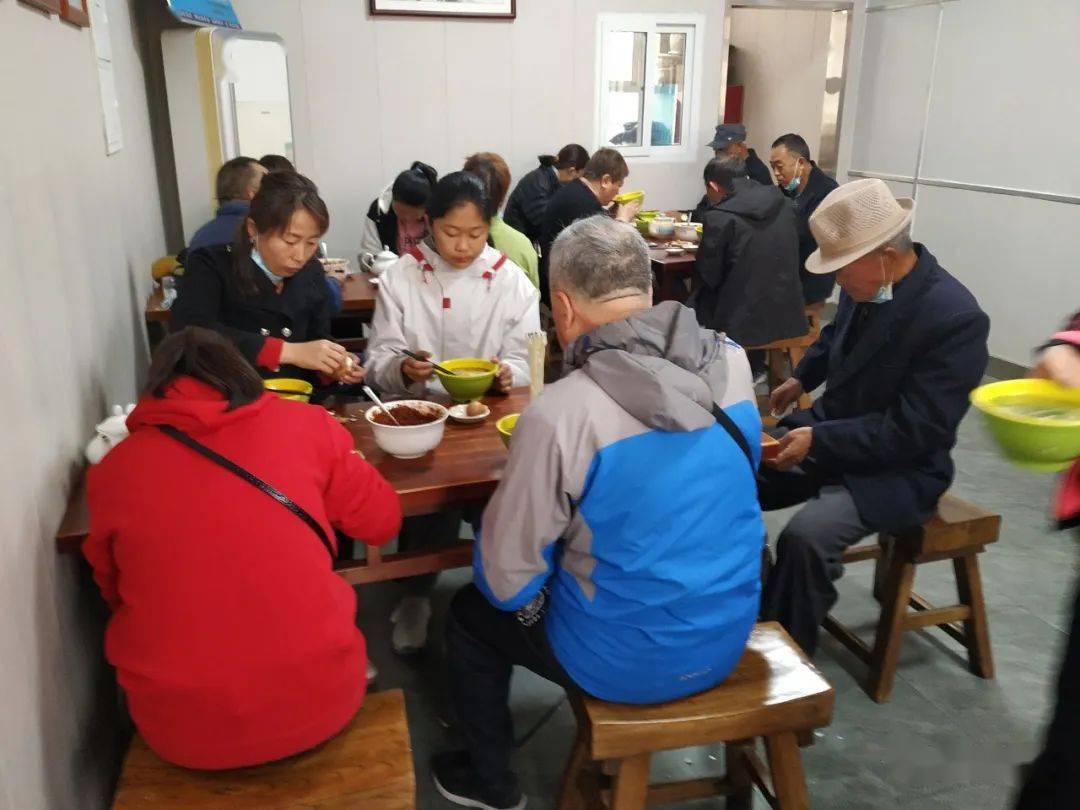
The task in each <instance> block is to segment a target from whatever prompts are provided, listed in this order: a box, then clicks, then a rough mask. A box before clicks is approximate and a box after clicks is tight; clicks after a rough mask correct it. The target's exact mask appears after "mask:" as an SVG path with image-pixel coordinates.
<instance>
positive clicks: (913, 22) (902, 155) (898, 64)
mask: <svg viewBox="0 0 1080 810" xmlns="http://www.w3.org/2000/svg"><path fill="white" fill-rule="evenodd" d="M937 20H938V8H937V6H917V7H914V8H905V9H898V10H894V11H881V12H877V13H874V14H867V15H866V35H865V39H864V42H863V50H862V74H861V77H860V83H859V100H858V116H857V118H856V119H855V122H854V123H855V138H854V151H853V157H852V161H851V168H852V169H859V170H862V171H875V172H885V173H888V174H902V175H907V176H912V175H914V174H915V161H916V156H917V155H918V151H919V138H920V135H921V133H922V128H923V120H924V119H925V116H926V93H927V90H928V88H929V86H930V66H931V63H932V61H933V55H934V35H935V32H936V30H937Z"/></svg>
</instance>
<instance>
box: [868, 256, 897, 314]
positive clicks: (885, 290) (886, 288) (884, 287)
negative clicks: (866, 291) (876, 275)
mask: <svg viewBox="0 0 1080 810" xmlns="http://www.w3.org/2000/svg"><path fill="white" fill-rule="evenodd" d="M879 258H880V259H881V286H880V287H878V291H877V294H876V295H875V296H874V297H873V298H871V299H870V300H869V301H867V302H866V303H868V304H887V303H889V301H892V287H893V283H892V282H891V281H886V280H885V257H884V256H880V257H879Z"/></svg>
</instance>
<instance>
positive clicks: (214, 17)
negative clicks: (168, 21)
mask: <svg viewBox="0 0 1080 810" xmlns="http://www.w3.org/2000/svg"><path fill="white" fill-rule="evenodd" d="M168 3H169V11H171V12H172V15H173V16H174V17H176V19H178V20H180V21H181V22H186V23H189V24H191V25H217V26H220V27H222V28H240V27H241V25H240V20H239V18H238V17H237V16H236V9H234V8H233V4H232V0H168Z"/></svg>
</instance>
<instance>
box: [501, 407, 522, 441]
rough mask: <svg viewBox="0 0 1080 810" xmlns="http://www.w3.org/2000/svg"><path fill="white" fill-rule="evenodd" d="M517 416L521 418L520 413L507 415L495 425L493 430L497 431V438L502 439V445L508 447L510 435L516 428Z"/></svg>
mask: <svg viewBox="0 0 1080 810" xmlns="http://www.w3.org/2000/svg"><path fill="white" fill-rule="evenodd" d="M519 416H521V414H520V413H511V414H507V415H506V416H504V417H503V418H502V419H500V420H499V421H497V422H496V423H495V429H496V430H498V431H499V438H500V439H502V441H503V444H505V445H506V446H507V447H510V434H511V433H513V432H514V428H515V427H517V421H518V417H519Z"/></svg>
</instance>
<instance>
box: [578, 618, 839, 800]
mask: <svg viewBox="0 0 1080 810" xmlns="http://www.w3.org/2000/svg"><path fill="white" fill-rule="evenodd" d="M833 699H834V696H833V689H832V687H831V686H830V685H829V683H828V682H827V681H826V680H825V678H824V677H823V676H822V675H821V673H820V672H818V671H817V669H816V668H815V667H814V665H813V664H812V663H810V661H809V660H808V659H807V657H806V655H805V654H804V653H803V652H802V650H800V649H799V648H798V646H797V645H796V644H795V643H794V642H793V641H792V640H791V638H790V637H789V636H788V634H787V633H786V632H785V631H784V630H783V628H781V627H780V625H779V624H776V623H774V622H768V623H762V624H758V625H757V627H755V628H754V632H753V634H752V635H751V636H750V641H749V643H748V644H747V648H746V651H745V653H744V654H743V657H742V660H740V661H739V664H738V666H736V668H735V670H734V671H733V672H732V673H731V675H730V676H728V678H727V680H725V681H724V682H723V683H722V684H720V685H719V686H717V687H715V688H713V689H710V690H708V691H706V692H702V693H701V694H698V695H693V696H691V697H688V698H684V699H682V700H675V701H672V702H670V703H660V704H656V705H652V706H631V705H626V704H620V703H607V702H605V701H602V700H596V699H595V698H591V697H585V698H583V699H579V700H575V701H574V709H575V712H576V713H577V716H578V738H577V742H576V743H575V745H574V749H573V751H572V753H571V755H570V761H569V762H568V763H567V766H566V772H565V774H564V776H563V785H562V792H561V796H560V798H559V805H558V807H559V810H585V808H590V809H591V808H593V807H598V806H601V803H604V804H608V805H609V806H610V807H612V808H614V810H638V808H643V807H645V805H646V804H666V803H670V802H681V801H689V800H692V799H699V798H705V797H709V796H715V795H718V794H720V795H727V796H728V797H729V798H728V803H727V806H728V807H729V808H736V807H741V808H748V807H749V806H750V801H751V792H752V789H753V785H754V784H756V785H757V786H758V787H759V788H760V789H761V790H762V792H763V793H764V794H765V796H766V798H767V799H768V800H769V803H770V804H771V805H772V806H773V807H776V808H781V809H782V810H791V809H792V808H800V809H801V808H808V807H809V806H810V800H809V798H808V795H807V792H806V783H805V780H804V778H803V771H802V761H801V757H800V755H799V739H800V735H804V734H805V735H807V736H808V735H809V732H810V731H811V730H813V729H815V728H820V727H821V726H825V725H828V723H829V721H830V720H831V719H832V710H833ZM758 737H762V738H764V740H765V751H766V755H767V759H768V765H767V766H766V765H765V764H764V763H763V762H762V760H761V758H760V756H759V754H758V750H757V743H756V740H757V738H758ZM718 742H723V743H725V744H726V745H725V751H726V753H725V760H726V763H725V764H726V770H727V773H726V774H725V776H724V777H723V778H709V779H693V780H690V781H685V782H676V783H671V784H666V785H656V786H652V787H650V786H649V760H650V758H651V756H652V753H653V752H654V751H664V750H668V749H673V748H687V747H690V746H697V745H710V744H713V743H718ZM602 764H603V766H604V768H605V771H611V772H613V773H614V786H613V788H612V789H606V788H605V787H604V786H603V785H602V782H603V781H604V777H603V774H602V773H600V768H601V765H602Z"/></svg>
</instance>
